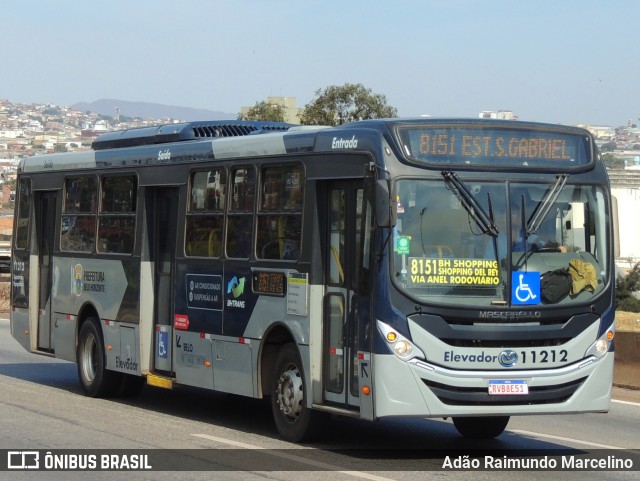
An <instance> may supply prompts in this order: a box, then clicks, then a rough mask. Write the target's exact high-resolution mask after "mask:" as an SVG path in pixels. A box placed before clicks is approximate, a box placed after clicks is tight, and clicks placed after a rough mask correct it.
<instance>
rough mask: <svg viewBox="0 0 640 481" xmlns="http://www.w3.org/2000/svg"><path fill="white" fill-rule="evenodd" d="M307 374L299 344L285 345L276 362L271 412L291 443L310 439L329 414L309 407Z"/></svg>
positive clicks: (279, 429) (282, 435)
mask: <svg viewBox="0 0 640 481" xmlns="http://www.w3.org/2000/svg"><path fill="white" fill-rule="evenodd" d="M306 404H307V394H306V392H305V375H304V370H303V368H302V362H301V360H300V354H299V353H298V349H297V348H296V346H295V344H293V343H289V344H285V345H284V346H283V347H282V349H281V350H280V352H279V353H278V357H277V360H276V364H275V370H274V374H273V381H272V385H271V411H272V412H273V419H274V421H275V424H276V427H277V428H278V432H279V433H280V436H281V437H282V438H283V439H285V440H287V441H290V442H300V441H308V440H310V439H312V438H314V437H316V436H317V435H318V433H319V431H320V427H321V424H322V422H323V419H324V417H325V416H324V415H325V413H321V412H317V411H313V410H311V409H309V408H308V407H307V405H306Z"/></svg>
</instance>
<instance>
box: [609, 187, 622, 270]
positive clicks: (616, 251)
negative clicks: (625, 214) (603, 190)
mask: <svg viewBox="0 0 640 481" xmlns="http://www.w3.org/2000/svg"><path fill="white" fill-rule="evenodd" d="M611 215H612V217H613V219H612V224H613V257H614V258H618V257H620V219H619V218H618V199H617V198H616V197H615V196H613V195H612V196H611Z"/></svg>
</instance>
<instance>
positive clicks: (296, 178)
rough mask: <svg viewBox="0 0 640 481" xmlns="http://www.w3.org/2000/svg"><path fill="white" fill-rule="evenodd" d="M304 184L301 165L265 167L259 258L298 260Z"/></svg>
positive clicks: (260, 210)
mask: <svg viewBox="0 0 640 481" xmlns="http://www.w3.org/2000/svg"><path fill="white" fill-rule="evenodd" d="M303 186H304V172H303V169H302V166H300V165H285V166H278V167H267V168H265V169H263V170H262V173H261V177H260V193H261V199H260V204H259V205H260V209H259V212H258V232H257V245H256V257H258V258H259V259H280V260H297V259H298V257H299V256H300V240H301V236H302V198H303V195H302V194H303Z"/></svg>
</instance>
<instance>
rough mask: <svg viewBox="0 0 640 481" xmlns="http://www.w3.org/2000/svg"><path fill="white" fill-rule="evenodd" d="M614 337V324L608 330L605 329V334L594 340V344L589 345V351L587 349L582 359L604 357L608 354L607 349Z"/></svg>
mask: <svg viewBox="0 0 640 481" xmlns="http://www.w3.org/2000/svg"><path fill="white" fill-rule="evenodd" d="M614 337H615V324H611V325H610V326H609V329H607V330H606V332H605V333H604V334H603V335H602V336H600V337H599V338H598V340H596V342H594V343H593V344H591V346H590V347H589V349H587V352H585V353H584V357H589V356H595V357H597V358H598V359H600V358H602V357H604V356H605V354H606V353H607V352H609V347H610V346H611V342H612V341H613V338H614Z"/></svg>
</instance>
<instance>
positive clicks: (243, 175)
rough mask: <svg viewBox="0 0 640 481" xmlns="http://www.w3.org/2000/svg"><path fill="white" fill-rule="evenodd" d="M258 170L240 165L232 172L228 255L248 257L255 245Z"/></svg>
mask: <svg viewBox="0 0 640 481" xmlns="http://www.w3.org/2000/svg"><path fill="white" fill-rule="evenodd" d="M255 186H256V171H255V168H253V167H239V168H236V169H233V171H232V172H231V187H232V191H231V193H230V195H231V196H232V197H231V205H230V207H229V215H228V216H227V242H226V253H227V257H234V258H239V259H248V258H249V256H251V247H252V245H253V224H254V222H253V220H254V202H255Z"/></svg>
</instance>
